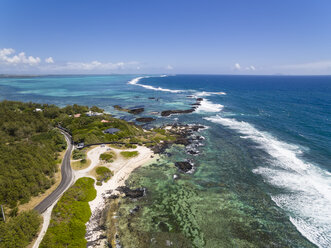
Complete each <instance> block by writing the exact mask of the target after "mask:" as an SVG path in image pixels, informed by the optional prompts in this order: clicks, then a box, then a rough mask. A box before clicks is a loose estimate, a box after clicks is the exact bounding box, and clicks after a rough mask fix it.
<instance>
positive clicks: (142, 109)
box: [128, 108, 145, 115]
mask: <svg viewBox="0 0 331 248" xmlns="http://www.w3.org/2000/svg"><path fill="white" fill-rule="evenodd" d="M144 111H145V109H144V108H134V109H129V111H128V112H129V113H130V114H134V115H137V114H140V113H142V112H144Z"/></svg>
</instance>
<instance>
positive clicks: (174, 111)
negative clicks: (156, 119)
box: [161, 108, 195, 116]
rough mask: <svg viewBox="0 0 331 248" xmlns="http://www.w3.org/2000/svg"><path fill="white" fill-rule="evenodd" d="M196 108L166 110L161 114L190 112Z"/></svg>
mask: <svg viewBox="0 0 331 248" xmlns="http://www.w3.org/2000/svg"><path fill="white" fill-rule="evenodd" d="M194 110H195V108H190V109H185V110H165V111H162V112H161V116H169V115H173V114H189V113H192V112H194Z"/></svg>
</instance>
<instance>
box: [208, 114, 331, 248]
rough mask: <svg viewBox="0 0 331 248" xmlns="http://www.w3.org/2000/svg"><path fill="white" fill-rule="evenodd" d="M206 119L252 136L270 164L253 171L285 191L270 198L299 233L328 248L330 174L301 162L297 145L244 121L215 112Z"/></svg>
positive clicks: (330, 238) (330, 216) (330, 236)
mask: <svg viewBox="0 0 331 248" xmlns="http://www.w3.org/2000/svg"><path fill="white" fill-rule="evenodd" d="M205 119H206V120H209V121H212V122H214V123H218V124H221V125H223V126H226V127H228V128H231V129H233V130H235V131H237V132H239V133H240V134H242V138H248V139H251V140H252V141H254V142H255V143H257V144H258V146H259V148H261V149H263V150H264V151H266V152H267V153H268V154H269V155H270V162H269V164H268V165H267V166H260V167H258V168H256V169H254V170H253V172H254V173H256V174H260V175H261V176H262V177H263V178H264V179H265V180H266V182H268V183H269V184H271V185H274V186H276V187H278V188H283V189H285V190H286V191H285V192H286V193H282V194H276V195H272V197H271V198H272V200H273V201H274V202H275V203H276V204H277V205H278V206H279V207H281V208H283V209H284V210H286V211H287V212H288V214H289V215H290V221H291V222H292V223H293V224H294V225H295V226H296V227H297V229H298V231H299V232H301V233H302V234H303V235H304V236H305V237H306V238H308V239H309V240H310V241H311V242H313V243H315V244H316V245H317V246H319V247H323V248H324V247H325V248H326V247H331V210H330V207H331V175H330V173H328V172H327V171H325V170H323V169H321V168H320V167H318V166H316V165H314V164H312V163H309V162H307V161H304V160H303V159H302V158H301V157H300V155H301V153H302V149H301V148H300V147H299V146H297V145H293V144H288V143H286V142H283V141H280V140H278V139H277V138H276V137H274V136H273V135H271V134H270V133H268V132H263V131H259V130H258V129H257V128H255V127H254V126H253V125H251V124H249V123H247V122H242V121H237V120H236V119H234V118H223V117H221V116H218V115H217V116H214V117H206V118H205Z"/></svg>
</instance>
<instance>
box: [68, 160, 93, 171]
mask: <svg viewBox="0 0 331 248" xmlns="http://www.w3.org/2000/svg"><path fill="white" fill-rule="evenodd" d="M90 164H91V160H90V159H81V160H78V161H74V162H71V168H73V169H74V170H82V169H85V168H87V167H89V166H90Z"/></svg>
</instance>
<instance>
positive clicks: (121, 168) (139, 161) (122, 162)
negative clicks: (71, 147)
mask: <svg viewBox="0 0 331 248" xmlns="http://www.w3.org/2000/svg"><path fill="white" fill-rule="evenodd" d="M107 149H109V147H108V146H105V147H101V146H98V147H96V148H94V149H92V150H90V151H89V152H88V153H87V157H88V158H89V159H90V160H91V164H90V166H89V167H88V168H85V169H83V170H78V171H75V170H73V182H72V184H73V183H74V182H75V181H76V180H77V179H79V178H81V177H91V178H93V179H95V178H94V177H93V176H92V175H91V172H92V170H93V169H94V168H95V167H96V166H97V165H99V164H100V160H99V157H100V155H101V154H102V153H104V152H106V151H107ZM111 150H112V151H113V152H115V153H116V155H117V159H116V161H114V162H113V163H111V164H109V163H108V164H102V166H106V167H108V168H109V169H110V170H111V171H112V172H113V173H114V176H113V177H112V178H111V179H110V180H109V181H108V182H107V183H103V184H102V185H101V186H98V185H96V184H95V185H94V186H95V189H96V190H97V196H96V198H95V199H94V200H93V201H90V202H89V204H90V208H91V212H92V215H91V218H90V220H89V222H87V223H86V233H87V234H86V239H87V241H94V240H96V239H98V237H99V236H100V234H102V231H94V229H95V228H97V227H98V220H99V218H98V215H99V214H100V212H101V210H102V209H103V208H104V207H105V197H106V196H107V193H109V192H112V193H117V192H116V191H115V189H116V188H117V187H119V186H124V185H125V180H126V179H127V178H128V177H129V175H130V174H131V172H132V171H133V170H135V169H136V168H138V167H140V166H142V165H144V164H147V163H149V162H152V161H153V160H154V159H156V158H157V156H155V155H154V153H153V152H152V150H150V149H149V148H146V147H144V146H138V147H137V148H136V149H130V151H138V152H139V154H138V156H137V157H133V158H130V159H124V158H122V157H121V155H120V152H121V151H123V150H120V149H115V148H111ZM152 156H153V157H154V159H153V158H152ZM72 184H71V185H72ZM56 202H57V201H56ZM56 202H55V203H54V204H53V205H52V206H50V207H49V208H48V209H47V210H46V211H45V212H44V213H43V214H42V215H43V218H44V219H43V226H42V229H41V231H40V233H39V235H38V238H37V240H36V242H35V243H34V245H33V248H38V247H39V245H40V242H41V241H42V239H43V237H44V235H45V233H46V231H47V228H48V225H49V222H50V219H51V213H52V210H53V208H54V206H55V204H56ZM105 241H106V240H100V247H104V244H105ZM93 247H96V246H93Z"/></svg>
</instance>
